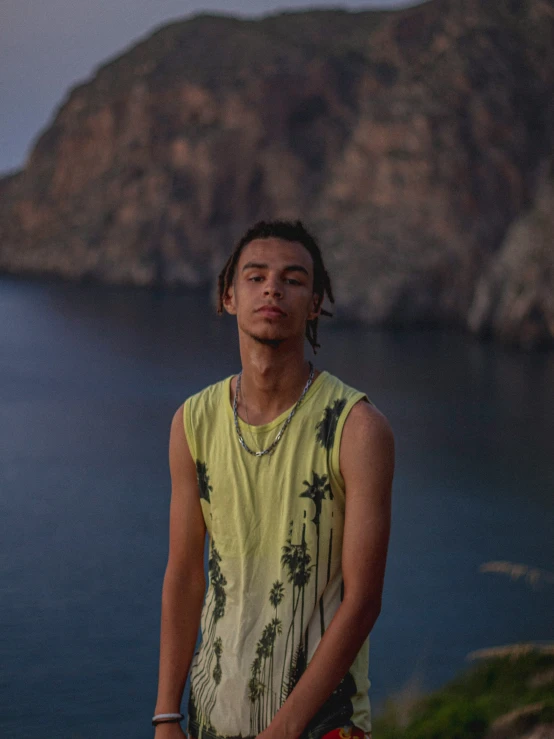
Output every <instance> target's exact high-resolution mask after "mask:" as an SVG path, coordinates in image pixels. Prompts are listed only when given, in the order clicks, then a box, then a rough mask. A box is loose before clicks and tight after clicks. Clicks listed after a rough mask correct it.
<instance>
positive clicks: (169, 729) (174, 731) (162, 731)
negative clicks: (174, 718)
mask: <svg viewBox="0 0 554 739" xmlns="http://www.w3.org/2000/svg"><path fill="white" fill-rule="evenodd" d="M154 739H187V735H186V734H185V732H184V731H183V729H182V728H181V724H158V725H157V726H156V733H155V734H154Z"/></svg>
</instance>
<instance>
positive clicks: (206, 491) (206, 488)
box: [196, 459, 213, 503]
mask: <svg viewBox="0 0 554 739" xmlns="http://www.w3.org/2000/svg"><path fill="white" fill-rule="evenodd" d="M196 477H197V479H198V488H199V490H200V499H201V500H202V499H203V500H206V501H207V502H208V503H209V502H210V493H211V492H212V490H213V488H212V486H211V485H210V478H209V477H208V465H207V464H206V463H205V462H201V461H200V460H199V459H197V460H196Z"/></svg>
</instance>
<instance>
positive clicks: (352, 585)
mask: <svg viewBox="0 0 554 739" xmlns="http://www.w3.org/2000/svg"><path fill="white" fill-rule="evenodd" d="M340 467H341V472H342V475H343V477H344V482H345V486H346V508H345V520H344V539H343V547H342V571H343V579H344V599H343V601H342V603H341V604H340V606H339V608H338V609H337V611H336V613H335V615H334V616H333V619H332V620H331V623H330V624H329V626H328V628H327V630H326V631H325V634H324V635H323V637H322V639H321V642H320V643H319V646H318V647H317V649H316V651H315V653H314V656H313V658H312V660H311V661H310V664H309V665H308V667H307V668H306V671H305V672H304V674H303V675H302V677H301V678H300V680H299V681H298V684H297V685H296V687H295V688H294V690H293V691H292V693H291V694H290V696H289V697H288V698H287V700H286V701H285V703H284V704H283V706H282V707H281V709H280V710H279V712H278V713H277V714H276V716H275V718H274V719H273V721H272V722H271V725H270V726H269V728H268V729H266V730H265V731H264V732H262V734H260V735H259V737H260V739H262V738H263V739H274V738H275V739H296V738H297V737H298V736H299V735H300V734H301V733H302V731H303V730H304V728H305V727H306V725H307V724H308V723H309V721H310V719H311V718H312V717H313V716H314V715H315V714H316V713H317V711H318V710H319V709H320V708H321V706H322V705H323V704H324V703H325V701H326V700H327V699H328V698H329V696H330V695H331V693H332V692H333V690H334V689H335V688H336V687H337V685H338V684H339V682H340V681H341V679H342V678H343V677H344V675H345V674H346V673H347V672H348V669H349V668H350V666H351V664H352V662H353V661H354V658H355V657H356V655H357V653H358V652H359V650H360V649H361V647H362V645H363V643H364V641H365V640H366V638H367V636H368V634H369V632H370V631H371V629H372V628H373V625H374V623H375V621H376V620H377V617H378V615H379V613H380V610H381V597H382V592H383V582H384V576H385V563H386V558H387V550H388V541H389V532H390V508H391V488H392V478H393V472H394V437H393V433H392V430H391V428H390V426H389V423H388V421H387V419H386V418H385V417H384V416H383V415H382V414H381V413H379V411H378V410H377V409H375V408H374V407H373V406H370V405H368V404H367V403H364V402H360V403H357V404H356V405H355V406H354V408H352V410H351V412H350V414H349V416H348V418H347V420H346V423H345V425H344V430H343V435H342V440H341V447H340Z"/></svg>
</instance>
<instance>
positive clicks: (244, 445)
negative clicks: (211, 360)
mask: <svg viewBox="0 0 554 739" xmlns="http://www.w3.org/2000/svg"><path fill="white" fill-rule="evenodd" d="M308 364H309V365H310V376H309V377H308V382H307V383H306V386H305V388H304V390H302V395H301V396H300V397H299V398H298V400H297V401H296V403H295V405H294V407H293V408H292V410H291V412H290V413H289V415H288V416H287V417H286V419H285V422H284V423H283V425H282V426H281V429H280V431H279V433H278V434H277V436H276V437H275V439H274V440H273V442H272V443H271V444H270V445H269V446H268V447H267V449H262V450H261V451H259V452H255V451H254V450H253V449H250V447H249V446H248V444H247V443H246V442H245V441H244V438H243V436H242V434H241V432H240V427H239V415H238V412H237V399H238V396H239V393H240V383H241V378H242V372H241V373H240V374H239V376H238V377H237V386H236V388H235V398H234V400H233V416H234V418H235V428H236V430H237V436H238V437H239V441H240V444H241V446H242V448H243V449H245V450H246V451H247V452H248V453H249V454H252V455H253V456H254V457H263V456H264V454H271V452H272V451H273V450H274V449H275V447H276V446H277V444H278V443H279V442H280V441H281V437H282V436H283V434H284V433H285V430H286V428H287V426H288V425H289V423H290V422H291V420H292V417H293V416H294V414H295V413H296V411H297V409H298V406H299V405H300V403H301V402H302V401H303V400H304V396H305V395H306V393H307V392H308V390H309V389H310V385H311V384H312V382H313V380H314V371H315V370H314V366H313V364H312V363H311V362H308ZM245 407H246V406H245ZM246 417H247V418H248V413H247V416H246ZM249 425H250V424H249Z"/></svg>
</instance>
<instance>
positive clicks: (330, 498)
mask: <svg viewBox="0 0 554 739" xmlns="http://www.w3.org/2000/svg"><path fill="white" fill-rule="evenodd" d="M231 379H232V378H231V377H228V378H226V379H225V380H222V381H221V382H218V383H216V384H214V385H211V386H209V387H207V388H205V389H204V390H202V391H201V392H199V393H197V394H196V395H193V396H192V397H190V398H188V400H187V401H186V402H185V404H184V410H183V420H184V427H185V434H186V438H187V442H188V445H189V449H190V452H191V455H192V458H193V459H194V460H195V463H196V471H197V477H198V488H199V496H200V503H201V507H202V512H203V516H204V521H205V523H206V528H207V532H208V535H209V558H208V587H207V591H206V596H205V601H204V605H203V609H202V616H201V633H202V639H201V642H200V646H199V648H198V649H197V651H196V652H195V655H194V657H193V660H192V663H191V669H190V681H191V683H190V684H191V690H190V698H189V706H188V722H189V725H188V730H189V732H190V733H191V735H192V736H193V737H195V739H222V738H223V737H225V738H228V737H232V738H233V739H239V738H241V739H247V738H248V739H254V737H256V736H257V735H258V734H259V733H260V732H261V731H263V730H264V729H265V728H267V726H268V725H269V724H270V723H271V719H272V718H273V716H274V715H275V713H276V712H277V711H278V709H279V708H280V706H281V705H282V704H283V703H284V701H285V700H286V698H287V696H288V695H289V693H290V692H291V691H292V689H293V688H294V686H295V685H296V683H297V682H298V680H299V679H300V677H301V675H302V673H303V672H304V670H305V668H306V666H307V664H308V663H309V661H310V660H311V658H312V656H313V654H314V652H315V650H316V647H317V646H318V644H319V642H320V640H321V637H322V636H323V634H324V632H325V629H326V628H327V626H328V625H329V622H330V621H331V619H332V617H333V615H334V613H335V612H336V610H337V609H338V607H339V605H340V603H341V600H342V597H343V592H344V590H343V588H344V585H343V578H342V569H341V550H342V540H343V528H344V511H345V486H344V480H343V478H342V475H341V472H340V467H339V450H340V440H341V435H342V431H343V427H344V423H345V421H346V418H347V416H348V413H349V412H350V410H351V409H352V407H353V406H354V404H355V403H357V402H358V401H359V400H361V399H365V400H368V398H367V396H366V395H365V394H364V393H361V392H359V391H357V390H354V389H353V388H351V387H349V386H347V385H345V384H344V383H343V382H341V381H340V380H339V379H338V378H336V377H334V376H333V375H331V374H330V373H328V372H325V371H324V372H322V373H321V374H320V375H318V376H317V377H316V379H315V380H314V381H313V383H312V385H311V386H310V388H309V389H308V391H307V393H306V395H305V396H304V399H303V401H302V402H301V404H300V406H299V407H298V409H297V411H296V413H295V415H294V416H293V418H292V420H291V423H290V424H289V426H288V428H287V429H286V431H285V433H284V435H283V437H282V439H281V440H280V441H279V443H278V444H277V446H276V447H275V449H274V451H273V453H272V454H270V455H265V456H263V457H254V456H253V455H251V454H249V453H248V452H246V450H244V449H243V448H242V446H241V445H240V443H239V440H238V436H237V433H236V429H235V427H234V418H233V409H232V405H231V394H230V393H231ZM369 402H371V401H369ZM289 412H290V409H289V410H288V411H285V412H284V413H283V414H281V415H280V416H279V417H278V418H275V419H274V420H273V421H271V423H267V424H264V425H263V426H250V425H248V424H247V423H245V422H243V421H242V420H240V419H239V423H240V428H241V432H242V434H243V437H244V438H245V441H246V443H247V444H248V446H249V447H250V448H251V449H255V450H257V449H260V450H261V449H265V448H266V447H267V446H269V444H270V443H271V442H272V441H273V439H274V438H275V436H276V434H277V432H278V431H279V429H280V428H281V425H282V424H283V423H284V421H285V419H286V417H287V416H288V414H289ZM368 663H369V637H368V638H367V640H366V641H365V643H364V644H363V646H362V648H361V649H360V651H359V653H358V654H357V656H356V658H355V659H354V662H353V663H352V665H351V667H350V669H349V671H348V673H347V674H346V676H345V677H344V678H343V680H342V681H341V683H340V684H339V686H338V687H337V688H336V689H335V691H334V692H333V694H332V695H331V696H330V698H329V699H328V700H327V701H326V703H325V704H324V705H323V707H322V708H321V709H320V710H319V712H318V713H317V715H316V716H315V717H314V718H313V719H312V721H311V722H310V724H309V726H308V728H307V729H306V730H305V732H304V733H303V735H302V736H303V737H315V736H321V735H323V734H324V733H326V732H327V731H330V730H332V729H334V728H336V727H338V726H345V725H346V726H347V725H355V726H357V727H359V728H360V729H363V730H364V731H367V732H369V731H370V730H371V710H370V702H369V696H368V690H369V686H370V682H369V679H368V666H369V665H368Z"/></svg>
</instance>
